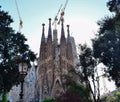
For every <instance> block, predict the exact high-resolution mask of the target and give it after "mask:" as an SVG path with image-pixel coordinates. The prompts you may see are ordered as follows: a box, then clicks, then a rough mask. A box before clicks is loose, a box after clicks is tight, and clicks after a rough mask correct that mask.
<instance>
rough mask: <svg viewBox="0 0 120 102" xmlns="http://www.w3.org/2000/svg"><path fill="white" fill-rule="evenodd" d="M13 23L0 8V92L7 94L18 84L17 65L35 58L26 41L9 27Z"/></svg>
mask: <svg viewBox="0 0 120 102" xmlns="http://www.w3.org/2000/svg"><path fill="white" fill-rule="evenodd" d="M12 22H13V20H12V18H11V16H10V15H9V14H8V13H7V12H5V11H3V10H1V8H0V92H1V93H3V92H8V91H9V90H10V89H11V87H12V86H13V85H15V84H18V82H19V71H18V65H19V63H20V61H26V62H27V63H28V65H29V67H30V61H34V60H35V58H36V56H35V54H34V53H33V52H32V51H31V50H30V49H29V46H28V45H27V44H26V43H25V42H26V41H27V39H26V38H25V36H24V35H23V34H21V33H19V32H17V33H15V31H14V30H13V29H12V27H10V24H11V23H12Z"/></svg>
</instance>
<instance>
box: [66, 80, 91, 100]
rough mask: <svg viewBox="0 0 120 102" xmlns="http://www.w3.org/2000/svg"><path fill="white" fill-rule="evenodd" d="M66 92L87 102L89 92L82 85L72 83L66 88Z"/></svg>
mask: <svg viewBox="0 0 120 102" xmlns="http://www.w3.org/2000/svg"><path fill="white" fill-rule="evenodd" d="M67 92H71V93H72V92H73V93H76V94H77V95H78V96H79V97H80V98H81V99H82V100H83V102H89V99H88V97H89V91H88V89H87V88H86V87H85V86H84V85H82V84H80V83H76V82H73V83H72V84H71V85H70V86H69V87H68V90H67Z"/></svg>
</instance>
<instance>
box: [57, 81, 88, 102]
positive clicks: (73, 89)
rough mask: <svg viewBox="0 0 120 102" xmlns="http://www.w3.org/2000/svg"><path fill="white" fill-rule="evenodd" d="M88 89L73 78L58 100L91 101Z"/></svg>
mask: <svg viewBox="0 0 120 102" xmlns="http://www.w3.org/2000/svg"><path fill="white" fill-rule="evenodd" d="M70 80H71V79H70ZM87 91H88V90H87V89H86V88H85V87H84V86H83V85H82V84H79V83H77V82H75V81H73V80H71V81H70V83H69V85H68V89H67V91H66V92H65V93H63V94H61V96H59V97H58V98H57V99H56V100H57V102H89V101H88V97H87V96H88V94H89V93H88V92H87Z"/></svg>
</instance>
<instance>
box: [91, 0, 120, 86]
mask: <svg viewBox="0 0 120 102" xmlns="http://www.w3.org/2000/svg"><path fill="white" fill-rule="evenodd" d="M114 2H116V0H110V1H109V2H108V5H109V7H111V9H112V8H113V7H114V8H115V7H116V5H115V3H114ZM119 4H120V3H119V2H118V4H117V5H119ZM98 25H99V26H100V29H99V31H98V34H96V37H95V38H94V39H93V51H94V57H95V58H98V59H99V62H102V63H103V64H104V65H105V66H107V69H106V73H107V75H108V77H109V79H113V80H114V81H115V83H116V85H117V86H118V87H119V86H120V15H119V14H118V12H116V14H115V15H114V16H112V17H105V18H104V19H102V20H101V21H99V22H98Z"/></svg>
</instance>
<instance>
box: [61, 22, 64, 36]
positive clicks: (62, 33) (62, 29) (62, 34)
mask: <svg viewBox="0 0 120 102" xmlns="http://www.w3.org/2000/svg"><path fill="white" fill-rule="evenodd" d="M63 23H64V22H63V20H62V21H61V38H65V31H64V24H63Z"/></svg>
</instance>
